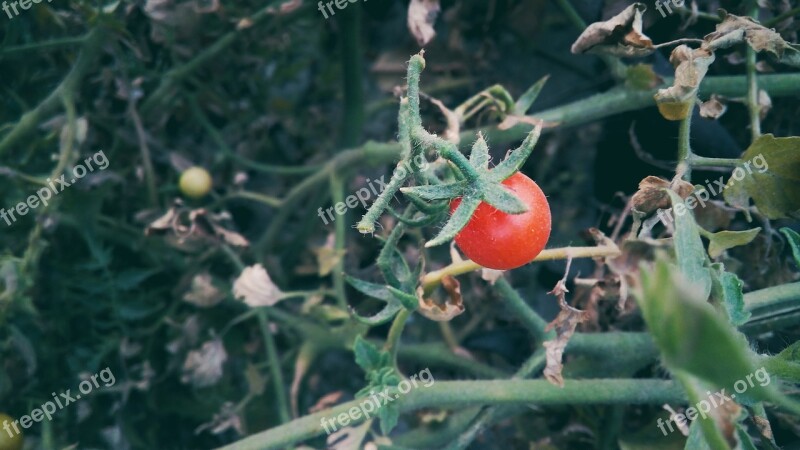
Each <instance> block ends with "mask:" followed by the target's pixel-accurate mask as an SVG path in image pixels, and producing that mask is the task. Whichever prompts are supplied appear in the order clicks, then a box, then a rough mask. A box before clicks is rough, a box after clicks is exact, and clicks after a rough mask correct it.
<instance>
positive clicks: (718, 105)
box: [700, 95, 728, 120]
mask: <svg viewBox="0 0 800 450" xmlns="http://www.w3.org/2000/svg"><path fill="white" fill-rule="evenodd" d="M727 110H728V105H726V104H725V103H724V102H723V101H722V97H720V96H718V95H712V96H711V98H710V99H708V100H707V101H705V102H703V103H701V104H700V115H701V116H702V117H705V118H706V119H715V120H716V119H719V118H720V116H722V115H723V114H725V111H727Z"/></svg>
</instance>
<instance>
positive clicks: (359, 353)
mask: <svg viewBox="0 0 800 450" xmlns="http://www.w3.org/2000/svg"><path fill="white" fill-rule="evenodd" d="M353 353H355V355H356V364H358V366H359V367H361V368H362V369H364V371H365V372H367V374H369V373H370V372H373V371H376V370H379V369H380V368H382V367H384V366H385V365H386V363H387V359H388V358H386V356H388V354H387V353H385V352H381V351H380V350H378V347H376V346H374V345H373V344H371V343H369V342H368V341H367V340H365V339H364V338H362V337H361V336H360V335H359V336H356V339H355V341H354V342H353Z"/></svg>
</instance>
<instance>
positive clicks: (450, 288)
mask: <svg viewBox="0 0 800 450" xmlns="http://www.w3.org/2000/svg"><path fill="white" fill-rule="evenodd" d="M442 287H443V288H444V290H445V291H446V292H447V297H448V298H447V300H446V301H445V302H444V304H441V303H436V302H434V301H433V300H430V299H427V298H425V296H424V293H423V289H422V286H420V287H419V288H417V299H418V300H419V312H420V314H422V315H423V316H425V317H427V318H428V319H431V320H435V321H437V322H447V321H450V320H452V319H453V317H456V316H458V315H460V314H461V313H463V312H464V301H463V298H462V296H461V284H460V283H459V282H458V280H456V279H455V277H453V276H452V275H446V276H445V277H444V278H442Z"/></svg>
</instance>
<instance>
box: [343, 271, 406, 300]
mask: <svg viewBox="0 0 800 450" xmlns="http://www.w3.org/2000/svg"><path fill="white" fill-rule="evenodd" d="M344 280H345V281H347V284H349V285H350V286H352V287H353V288H354V289H355V290H357V291H358V292H361V293H362V294H364V295H366V296H367V297H371V298H374V299H377V300H380V301H382V302H386V303H390V302H391V301H392V300H393V299H394V296H392V293H391V292H389V287H388V286H386V285H383V284H377V283H370V282H368V281H363V280H359V279H358V278H353V277H351V276H350V275H347V274H345V275H344Z"/></svg>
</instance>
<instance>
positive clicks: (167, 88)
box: [140, 2, 275, 116]
mask: <svg viewBox="0 0 800 450" xmlns="http://www.w3.org/2000/svg"><path fill="white" fill-rule="evenodd" d="M274 8H275V2H269V3H268V4H267V5H266V6H264V7H263V8H262V9H260V10H259V11H258V12H256V13H255V14H253V15H252V16H251V17H249V19H250V22H251V23H252V25H251V26H250V27H247V28H242V29H235V30H233V31H229V32H228V33H226V34H225V35H224V36H222V37H221V38H219V39H218V40H217V41H216V42H214V43H213V44H211V45H210V46H208V47H206V48H205V50H203V51H202V52H200V53H199V54H198V55H197V56H195V57H194V58H192V59H191V60H190V61H188V62H186V63H185V64H182V65H180V66H178V67H175V68H173V69H171V70H170V71H169V72H167V73H165V74H163V75H161V76H160V77H159V78H160V79H161V82H160V83H159V85H158V87H157V88H156V90H155V91H153V92H152V93H151V94H150V95H149V96H148V97H147V100H145V101H144V103H143V104H142V107H141V109H140V111H141V113H142V115H144V116H150V115H151V114H152V113H153V111H154V110H155V109H156V108H157V107H159V106H160V105H161V104H162V103H163V102H164V101H166V100H168V99H169V98H171V97H172V95H171V94H172V91H173V89H174V88H175V86H177V85H178V84H179V83H180V82H182V81H183V80H184V79H186V78H187V77H188V76H189V75H191V74H192V73H194V71H195V70H197V69H199V68H200V67H202V66H204V65H206V64H207V63H209V62H211V61H213V60H215V59H216V58H217V56H218V55H219V54H221V53H222V52H224V51H225V50H227V49H228V47H230V46H231V45H232V44H233V43H234V42H236V39H237V38H238V37H239V36H240V35H241V34H242V33H243V32H244V30H245V29H248V30H249V29H252V28H253V27H255V25H258V24H259V23H260V22H261V21H263V20H264V19H266V18H267V17H270V16H271V14H270V12H271V10H273V9H274Z"/></svg>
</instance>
